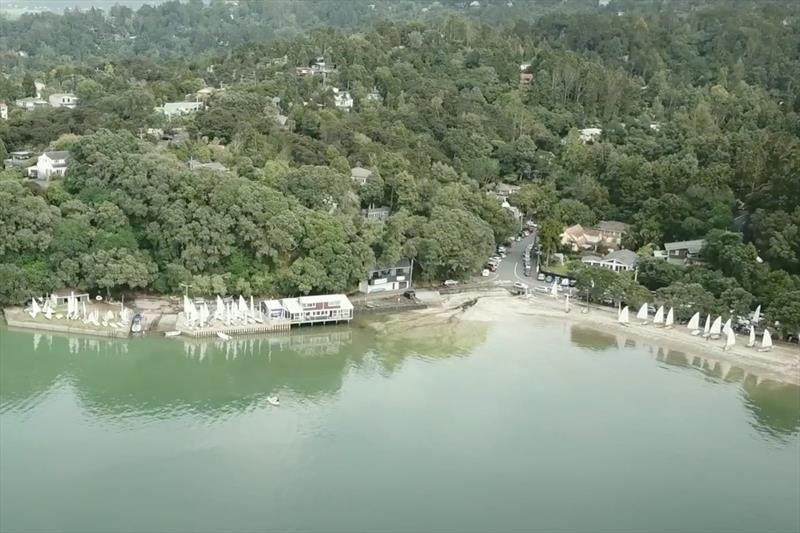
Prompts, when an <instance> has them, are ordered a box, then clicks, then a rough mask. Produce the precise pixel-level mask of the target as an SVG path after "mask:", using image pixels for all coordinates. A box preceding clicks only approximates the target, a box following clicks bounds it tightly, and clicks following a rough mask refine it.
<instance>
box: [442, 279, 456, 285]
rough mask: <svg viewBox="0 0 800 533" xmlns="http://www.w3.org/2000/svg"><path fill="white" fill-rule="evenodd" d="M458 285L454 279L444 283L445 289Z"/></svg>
mask: <svg viewBox="0 0 800 533" xmlns="http://www.w3.org/2000/svg"><path fill="white" fill-rule="evenodd" d="M456 285H458V282H457V281H456V280H454V279H448V280H445V282H444V286H445V287H455V286H456Z"/></svg>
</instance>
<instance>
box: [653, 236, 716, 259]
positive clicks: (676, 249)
mask: <svg viewBox="0 0 800 533" xmlns="http://www.w3.org/2000/svg"><path fill="white" fill-rule="evenodd" d="M705 244H706V241H705V240H704V239H693V240H690V241H676V242H665V243H664V249H663V250H655V251H654V252H653V257H656V258H658V259H664V260H665V261H668V262H670V263H672V264H674V265H686V264H691V263H699V262H701V258H700V252H701V251H702V249H703V246H705Z"/></svg>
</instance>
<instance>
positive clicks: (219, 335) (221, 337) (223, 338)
mask: <svg viewBox="0 0 800 533" xmlns="http://www.w3.org/2000/svg"><path fill="white" fill-rule="evenodd" d="M217 337H219V338H220V339H222V340H224V341H229V340H231V336H230V335H228V334H226V333H222V332H221V331H218V332H217Z"/></svg>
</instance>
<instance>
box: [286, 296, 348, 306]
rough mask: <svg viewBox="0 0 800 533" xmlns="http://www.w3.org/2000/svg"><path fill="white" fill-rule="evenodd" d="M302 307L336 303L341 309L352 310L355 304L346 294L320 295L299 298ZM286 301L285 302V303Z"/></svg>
mask: <svg viewBox="0 0 800 533" xmlns="http://www.w3.org/2000/svg"><path fill="white" fill-rule="evenodd" d="M297 301H298V303H300V305H313V304H318V303H326V302H336V303H338V304H339V306H340V308H341V309H352V308H353V304H352V303H350V300H349V299H348V298H347V296H345V295H344V294H320V295H317V296H301V297H300V298H297ZM285 302H286V301H285V300H284V303H285Z"/></svg>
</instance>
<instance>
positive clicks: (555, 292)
mask: <svg viewBox="0 0 800 533" xmlns="http://www.w3.org/2000/svg"><path fill="white" fill-rule="evenodd" d="M550 294H551V295H552V296H553V298H558V283H556V282H555V281H554V282H553V285H552V286H551V287H550Z"/></svg>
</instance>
